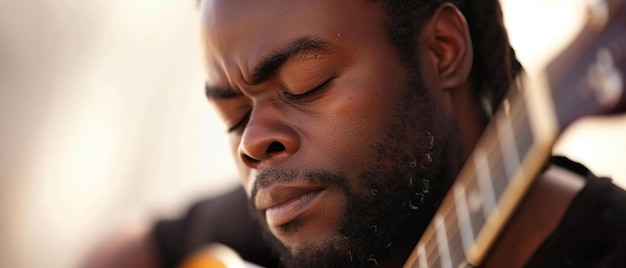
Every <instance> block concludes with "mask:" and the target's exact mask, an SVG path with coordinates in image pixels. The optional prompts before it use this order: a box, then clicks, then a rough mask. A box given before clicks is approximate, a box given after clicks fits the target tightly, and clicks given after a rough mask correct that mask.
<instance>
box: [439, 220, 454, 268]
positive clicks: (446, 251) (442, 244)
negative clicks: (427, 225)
mask: <svg viewBox="0 0 626 268" xmlns="http://www.w3.org/2000/svg"><path fill="white" fill-rule="evenodd" d="M435 224H436V226H437V228H436V235H437V243H438V244H439V255H440V256H439V259H440V261H441V267H443V268H452V260H451V259H450V247H449V246H448V235H447V234H446V232H447V231H446V226H445V222H444V219H443V217H441V216H437V217H436V218H435Z"/></svg>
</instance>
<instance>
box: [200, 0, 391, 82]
mask: <svg viewBox="0 0 626 268" xmlns="http://www.w3.org/2000/svg"><path fill="white" fill-rule="evenodd" d="M201 12H202V35H203V42H204V44H203V46H204V49H205V52H206V63H207V69H208V73H209V77H208V78H209V81H211V80H216V79H218V78H219V77H222V78H223V77H225V76H232V73H233V72H235V71H236V72H238V73H240V75H241V76H242V77H244V78H245V77H246V76H248V75H249V72H250V68H251V67H252V66H253V65H254V64H255V63H257V62H258V61H259V60H260V59H261V58H263V57H266V56H267V54H268V53H271V52H272V50H274V49H275V48H277V47H279V46H280V45H282V44H285V43H287V42H289V41H293V40H295V39H298V38H302V37H313V38H316V39H322V40H325V41H330V42H329V43H331V45H332V43H333V42H336V43H342V44H350V43H355V42H373V41H375V40H374V39H375V38H376V37H377V36H376V34H375V33H378V35H380V34H382V31H381V30H382V29H383V24H382V21H383V18H384V12H383V10H382V8H380V7H379V6H377V5H375V4H372V3H367V1H358V0H345V1H337V0H315V1H310V0H263V1H258V0H205V1H203V4H202V6H201ZM377 30H378V31H377ZM381 37H384V38H386V35H385V34H383V36H378V38H381ZM366 38H367V39H369V40H364V39H366ZM231 79H232V77H230V78H229V80H231Z"/></svg>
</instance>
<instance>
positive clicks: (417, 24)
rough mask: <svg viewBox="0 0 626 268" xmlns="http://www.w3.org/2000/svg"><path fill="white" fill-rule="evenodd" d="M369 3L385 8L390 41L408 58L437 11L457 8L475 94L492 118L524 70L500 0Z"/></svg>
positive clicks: (385, 1)
mask: <svg viewBox="0 0 626 268" xmlns="http://www.w3.org/2000/svg"><path fill="white" fill-rule="evenodd" d="M370 1H374V2H376V3H379V4H381V5H382V6H383V7H384V8H385V9H386V11H387V13H388V16H389V21H388V32H389V34H390V38H391V40H392V42H393V43H394V44H395V45H396V47H398V49H399V50H400V53H401V54H402V55H403V56H405V57H406V56H409V55H416V51H415V48H416V47H417V46H416V43H415V42H416V39H417V37H418V36H419V33H420V32H421V28H422V26H423V25H424V24H425V23H426V22H427V21H428V19H429V18H430V17H432V15H433V14H434V13H435V12H436V10H437V9H438V8H439V7H440V6H441V5H442V4H444V3H452V4H454V5H456V6H457V7H458V8H459V10H460V11H461V13H463V15H464V16H465V18H466V20H467V22H468V25H469V30H470V36H471V38H472V45H473V52H474V60H473V64H472V71H471V75H470V82H471V83H472V85H473V87H474V94H473V95H474V97H475V98H476V101H477V102H478V103H481V104H483V106H484V112H485V115H486V116H487V117H489V116H491V115H492V113H493V111H494V110H495V108H496V107H497V106H498V105H499V104H500V102H501V101H502V99H503V98H504V96H505V94H506V92H507V90H508V89H509V87H510V86H511V83H512V82H513V81H514V79H515V77H516V76H517V75H518V74H519V73H520V71H521V70H522V66H521V64H520V63H519V61H518V60H517V58H516V57H515V51H514V50H513V48H512V47H511V45H510V43H509V39H508V35H507V31H506V28H505V26H504V22H503V18H502V9H501V7H500V2H499V1H498V0H370ZM416 33H417V34H416ZM413 59H414V58H413V57H409V59H405V60H413Z"/></svg>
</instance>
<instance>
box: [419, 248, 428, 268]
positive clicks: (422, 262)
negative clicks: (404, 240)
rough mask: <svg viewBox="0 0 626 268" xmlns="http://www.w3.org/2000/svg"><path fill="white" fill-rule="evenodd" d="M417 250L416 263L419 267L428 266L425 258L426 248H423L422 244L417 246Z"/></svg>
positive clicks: (424, 267)
mask: <svg viewBox="0 0 626 268" xmlns="http://www.w3.org/2000/svg"><path fill="white" fill-rule="evenodd" d="M417 252H418V258H419V259H418V261H419V262H418V263H419V268H428V262H427V261H426V259H427V258H428V256H427V255H426V250H424V246H422V245H420V246H419V247H418V248H417Z"/></svg>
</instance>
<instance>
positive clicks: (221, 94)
mask: <svg viewBox="0 0 626 268" xmlns="http://www.w3.org/2000/svg"><path fill="white" fill-rule="evenodd" d="M204 92H205V94H206V97H207V99H208V100H225V99H232V98H236V97H239V96H241V95H242V94H241V93H239V92H237V91H235V90H232V89H229V88H221V87H216V86H211V85H209V84H205V85H204Z"/></svg>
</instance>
